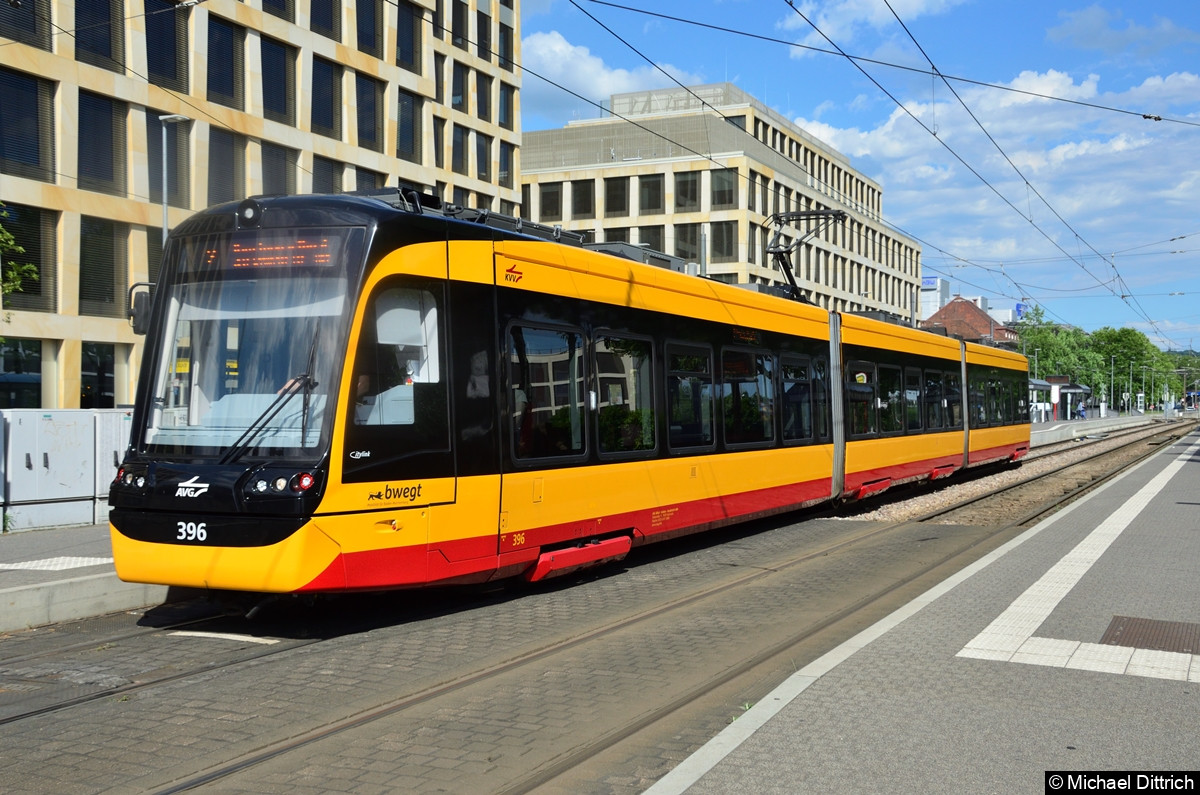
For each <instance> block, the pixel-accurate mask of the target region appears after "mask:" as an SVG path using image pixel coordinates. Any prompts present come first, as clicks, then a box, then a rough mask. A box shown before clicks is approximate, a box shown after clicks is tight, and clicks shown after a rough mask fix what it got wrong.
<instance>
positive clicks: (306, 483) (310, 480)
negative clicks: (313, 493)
mask: <svg viewBox="0 0 1200 795" xmlns="http://www.w3.org/2000/svg"><path fill="white" fill-rule="evenodd" d="M316 482H317V479H316V478H314V477H313V476H312V475H311V474H309V473H308V472H301V473H300V474H299V475H297V476H296V486H295V489H296V491H308V490H309V489H311V488H312V487H313V484H314V483H316Z"/></svg>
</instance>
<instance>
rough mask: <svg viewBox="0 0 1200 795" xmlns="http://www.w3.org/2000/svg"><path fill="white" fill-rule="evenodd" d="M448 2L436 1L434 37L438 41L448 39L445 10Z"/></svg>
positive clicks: (434, 5)
mask: <svg viewBox="0 0 1200 795" xmlns="http://www.w3.org/2000/svg"><path fill="white" fill-rule="evenodd" d="M445 3H446V0H435V2H434V4H433V37H434V38H435V39H437V40H438V41H445V39H446V25H445V22H444V20H445V19H446V10H445V8H444V6H445Z"/></svg>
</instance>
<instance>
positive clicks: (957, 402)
mask: <svg viewBox="0 0 1200 795" xmlns="http://www.w3.org/2000/svg"><path fill="white" fill-rule="evenodd" d="M942 383H943V384H944V385H945V391H944V393H943V397H944V398H945V407H946V427H947V428H961V427H962V426H963V410H962V406H963V404H962V383H961V379H960V378H959V375H958V373H946V377H945V379H944V380H943V381H942Z"/></svg>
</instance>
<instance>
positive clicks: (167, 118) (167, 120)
mask: <svg viewBox="0 0 1200 795" xmlns="http://www.w3.org/2000/svg"><path fill="white" fill-rule="evenodd" d="M158 121H159V124H160V125H161V126H162V205H163V227H162V242H163V248H166V247H167V125H168V124H175V123H176V122H181V121H191V119H189V118H188V117H187V116H180V115H179V114H178V113H168V114H164V115H162V116H159V117H158Z"/></svg>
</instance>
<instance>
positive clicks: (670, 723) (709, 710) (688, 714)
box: [0, 426, 1190, 793]
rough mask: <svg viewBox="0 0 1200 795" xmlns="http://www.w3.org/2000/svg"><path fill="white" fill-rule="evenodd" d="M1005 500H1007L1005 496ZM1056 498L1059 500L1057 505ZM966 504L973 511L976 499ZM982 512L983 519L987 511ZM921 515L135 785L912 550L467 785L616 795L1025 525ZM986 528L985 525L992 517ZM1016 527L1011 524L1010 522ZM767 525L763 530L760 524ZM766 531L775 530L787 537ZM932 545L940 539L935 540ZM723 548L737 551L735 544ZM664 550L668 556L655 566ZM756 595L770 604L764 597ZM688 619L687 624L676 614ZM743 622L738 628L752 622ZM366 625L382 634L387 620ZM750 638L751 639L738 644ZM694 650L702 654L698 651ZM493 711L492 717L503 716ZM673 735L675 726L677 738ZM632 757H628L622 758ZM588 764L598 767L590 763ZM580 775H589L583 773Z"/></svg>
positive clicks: (372, 729) (247, 778) (367, 728)
mask: <svg viewBox="0 0 1200 795" xmlns="http://www.w3.org/2000/svg"><path fill="white" fill-rule="evenodd" d="M1189 427H1190V426H1189ZM1178 435H1179V434H1176V436H1178ZM1134 444H1137V443H1134ZM1008 490H1010V491H1011V487H1010V488H1009V489H1008ZM1057 500H1058V501H1060V502H1061V500H1062V498H1061V497H1059V498H1057ZM966 502H968V503H975V504H980V503H978V501H977V500H976V499H975V498H972V499H971V500H967V501H966ZM988 510H989V511H993V512H994V509H988ZM927 514H928V515H927V516H926V515H922V516H909V517H906V518H905V519H903V520H897V521H893V522H885V523H883V524H870V525H866V526H865V527H859V526H856V525H853V526H851V527H852V529H850V530H847V531H846V532H844V533H843V534H841V535H840V536H838V537H837V538H836V539H835V540H833V541H830V542H828V543H816V544H813V545H810V546H806V547H803V548H801V549H799V550H798V551H793V552H792V553H790V554H787V555H780V556H777V557H772V558H770V559H769V560H766V561H764V562H763V563H762V564H760V565H757V566H754V567H749V568H745V567H739V568H734V569H733V570H731V572H730V576H728V577H725V578H722V579H721V580H720V581H719V582H716V583H712V584H708V585H706V586H705V587H699V588H695V589H691V590H689V591H688V592H687V593H684V594H682V595H679V596H676V597H675V598H672V599H669V600H668V601H664V602H662V603H660V604H657V605H654V606H653V607H652V608H650V609H644V610H641V611H638V612H636V613H634V614H630V615H624V616H620V617H618V618H617V619H614V620H611V621H603V622H598V623H597V624H595V625H594V626H592V627H590V628H588V629H587V630H586V631H582V632H572V631H570V629H566V630H553V631H551V632H550V633H548V634H549V635H554V634H555V633H556V632H557V634H558V637H556V638H554V639H548V640H547V641H546V642H544V643H539V644H535V645H534V646H533V647H532V648H530V649H528V650H526V651H524V652H522V653H519V654H515V655H506V656H502V657H499V658H496V659H488V660H487V661H486V664H483V665H468V666H465V667H463V668H462V669H461V670H459V671H456V672H455V674H454V675H453V676H447V677H444V678H442V679H441V680H440V681H437V682H434V683H432V684H430V685H428V686H425V687H420V688H414V689H411V690H409V691H406V692H402V693H399V694H398V695H397V697H395V698H391V699H388V700H383V701H379V702H378V703H373V704H371V705H370V706H368V707H367V708H365V709H359V710H356V711H353V712H351V713H349V714H343V715H341V716H340V717H338V718H337V719H336V720H332V721H326V722H320V721H314V722H313V723H310V725H309V726H308V727H297V730H296V731H295V732H292V733H289V735H288V736H287V737H285V738H281V739H276V740H274V741H270V742H265V743H262V744H259V745H258V746H257V747H254V748H252V749H245V752H244V753H241V754H238V755H230V754H226V755H225V757H224V758H221V759H218V760H215V761H213V760H208V761H207V763H204V764H200V761H201V760H196V762H197V764H195V765H188V766H185V767H190V768H191V769H190V770H186V771H185V770H178V771H174V772H177V773H179V774H181V775H174V776H167V775H155V776H151V777H150V778H149V779H146V780H144V781H142V782H141V784H140V785H139V787H138V788H139V789H144V790H146V791H158V792H180V791H187V790H191V789H201V790H202V789H205V788H207V787H209V786H216V787H219V788H221V789H226V788H232V789H237V788H238V784H239V782H254V783H253V784H247V785H246V786H245V789H246V790H256V789H257V788H258V787H257V783H258V782H261V781H262V780H263V779H261V778H258V777H259V776H260V774H262V771H264V770H267V769H270V768H272V767H273V766H274V767H279V766H280V765H282V766H283V767H288V766H289V762H288V760H294V759H301V758H304V757H306V756H308V755H309V754H310V753H312V752H313V751H314V749H319V748H321V747H322V746H324V745H333V746H337V745H338V744H339V743H345V742H348V740H346V739H345V738H350V737H353V738H355V739H354V741H353V742H354V743H358V742H359V741H361V738H362V737H363V736H364V735H366V736H371V737H373V736H378V735H381V734H382V735H385V736H386V735H391V734H394V733H395V732H396V731H397V730H396V729H395V726H396V725H397V724H408V725H427V724H426V723H425V721H428V720H429V719H430V716H431V715H432V716H434V718H437V717H438V715H440V714H449V715H455V714H458V711H459V710H461V709H463V704H464V703H469V702H470V701H471V700H472V699H473V700H474V701H476V702H478V701H479V699H481V698H484V697H486V696H485V695H484V696H481V695H480V694H481V692H482V693H484V694H486V693H505V692H510V693H511V692H513V691H514V687H518V688H519V687H520V684H519V683H521V682H530V681H535V682H536V681H542V680H543V679H545V678H546V677H547V676H549V675H553V674H554V672H556V671H558V672H561V671H570V670H571V669H572V667H573V666H575V665H578V661H579V660H583V659H587V657H588V655H592V656H595V655H596V654H597V653H598V652H597V649H598V648H600V647H604V646H606V645H612V646H614V647H615V646H620V645H622V644H624V645H626V646H629V648H634V647H638V645H639V644H637V643H633V644H632V645H630V641H629V639H628V638H629V636H630V635H636V634H637V633H642V635H643V636H657V635H658V634H659V633H666V632H669V631H671V627H672V625H676V624H684V623H687V622H689V621H692V620H694V616H695V614H697V613H705V612H710V613H712V614H714V615H722V616H725V615H730V618H729V621H730V622H731V623H733V624H735V625H736V624H738V623H739V622H741V621H742V619H741V618H739V617H737V616H734V615H732V611H733V610H734V609H735V608H736V607H737V605H739V604H744V603H747V602H753V601H754V600H756V599H758V600H763V599H765V600H766V601H771V600H772V599H775V598H779V599H783V598H784V597H783V596H782V595H781V594H783V593H785V592H786V590H787V587H795V583H796V582H799V581H801V580H804V579H806V578H807V577H809V576H810V575H812V574H813V573H814V568H813V567H815V570H816V572H817V574H818V575H820V569H821V567H822V566H823V565H825V564H826V562H828V561H840V562H841V564H842V569H841V570H843V571H846V570H853V569H857V568H858V565H857V564H854V563H853V560H854V558H855V556H856V555H859V554H860V552H863V554H864V555H865V556H866V557H872V558H874V559H875V560H876V562H878V560H879V559H880V550H887V551H886V554H884V556H883V557H885V558H886V557H888V556H892V557H895V556H894V549H909V550H911V549H914V548H915V549H922V548H924V549H925V551H924V552H922V553H921V554H919V555H917V557H916V558H912V559H910V558H905V557H904V556H903V555H901V556H900V557H901V558H903V560H901V561H899V562H897V563H896V564H895V565H886V564H884V565H878V566H874V567H873V568H870V572H869V573H866V574H864V577H863V579H862V582H860V583H859V584H858V585H857V586H856V587H855V588H850V587H842V586H837V587H830V588H828V589H827V592H826V593H824V594H822V595H821V597H820V600H823V601H821V604H819V605H815V606H814V607H812V608H811V609H809V610H807V612H806V613H804V615H802V616H799V617H798V620H797V624H796V626H795V627H793V628H790V631H786V632H779V633H775V634H774V635H773V636H771V637H767V634H766V633H763V632H751V633H748V637H747V639H746V643H745V644H735V645H737V646H739V647H740V648H738V649H737V650H736V653H732V652H729V651H728V650H726V652H727V653H728V654H732V656H724V657H723V656H722V654H721V653H716V654H714V655H712V657H711V659H708V660H707V661H704V660H702V661H700V664H699V666H698V667H699V668H701V669H703V670H700V671H699V672H693V673H692V674H691V675H690V676H689V677H686V681H684V682H682V684H681V686H679V687H675V688H663V689H664V690H666V691H669V692H663V693H662V694H661V695H660V694H657V693H656V694H654V697H650V696H649V695H646V696H644V698H643V700H644V701H645V703H636V704H635V705H634V708H633V709H632V710H629V711H627V713H626V714H622V715H619V716H618V715H615V714H612V713H613V710H612V709H608V710H605V712H606V713H608V714H607V717H608V718H609V719H608V720H595V721H592V722H591V723H588V722H587V717H589V716H581V717H580V721H581V722H583V723H584V724H585V725H587V726H588V729H589V730H588V731H586V732H577V733H575V734H573V735H572V737H571V738H570V740H569V741H568V742H557V743H556V742H555V741H554V739H553V738H552V737H548V736H544V735H543V734H541V733H535V737H534V739H533V741H532V742H531V745H532V746H537V747H541V748H545V749H546V750H545V752H544V753H541V754H535V755H537V759H536V760H535V759H531V758H528V754H530V753H535V752H533V751H529V752H526V753H525V754H524V755H523V758H522V759H521V760H520V763H519V764H515V765H514V764H512V763H511V762H508V763H506V762H505V761H504V760H503V759H502V758H500V759H496V760H491V761H490V762H488V763H487V764H486V765H485V766H486V767H488V768H490V772H489V773H488V774H486V775H485V776H484V777H483V778H481V779H479V780H475V781H472V782H471V783H472V784H481V783H482V784H483V786H484V787H485V788H486V789H487V790H489V791H503V792H513V793H516V792H528V791H533V790H545V791H568V790H573V791H597V792H600V791H606V792H607V791H622V787H621V786H620V785H609V784H605V783H597V782H598V781H599V780H600V779H602V778H605V777H607V778H611V777H612V774H611V773H606V772H603V770H602V769H600V768H597V765H603V764H607V765H609V768H607V770H616V769H622V766H625V767H626V768H627V767H628V765H629V764H630V763H629V762H628V759H629V758H638V757H639V755H641V756H642V757H644V755H645V752H644V748H645V747H646V746H647V745H651V746H653V745H654V743H655V742H662V738H663V737H664V736H665V735H672V736H677V735H678V734H679V725H680V724H681V723H686V724H688V725H689V726H691V728H692V729H693V730H695V731H694V733H696V736H695V739H694V740H693V741H692V743H693V744H698V743H700V742H702V741H703V740H704V739H706V737H704V736H703V735H704V733H705V732H706V731H707V732H709V733H711V732H713V731H714V730H715V729H716V728H719V726H717V725H716V723H719V722H720V721H724V720H728V719H730V718H731V717H733V715H731V714H730V703H736V702H731V701H730V699H731V698H732V696H731V695H730V694H731V693H733V692H736V693H737V694H738V696H739V698H741V697H746V698H747V700H748V701H749V700H753V694H754V693H765V692H766V691H767V690H769V689H770V687H772V686H773V684H774V683H776V680H781V679H782V678H784V677H785V676H786V674H787V673H790V671H791V670H794V669H795V668H798V667H801V666H802V665H803V664H804V661H807V660H808V659H814V658H815V657H816V656H819V654H820V653H822V652H823V651H824V650H827V649H828V648H832V646H834V645H836V644H837V643H838V642H840V640H841V639H844V638H845V637H848V636H850V635H852V634H854V633H856V632H857V631H858V630H859V629H861V628H862V627H863V626H865V625H869V623H872V622H873V621H874V620H876V619H877V618H878V617H881V616H882V615H886V614H887V613H888V612H890V611H891V610H892V609H894V607H895V606H898V604H902V603H904V602H905V601H907V600H908V599H910V598H912V596H915V595H916V594H917V593H920V592H922V591H923V590H925V589H926V588H927V587H928V586H929V585H930V584H932V582H931V580H932V581H939V580H940V579H942V578H944V576H946V575H947V574H948V573H949V571H951V570H955V569H957V568H960V567H961V566H962V565H966V564H967V563H968V562H969V560H967V559H964V558H969V559H972V560H973V559H974V558H975V557H979V556H981V555H982V554H984V553H985V552H986V551H987V550H989V549H991V548H993V547H994V546H998V545H999V544H1000V543H1003V541H1004V540H1006V539H1007V538H1008V537H1011V536H1013V535H1015V534H1017V533H1019V532H1020V531H1021V528H1022V526H1023V524H1022V522H1024V521H1027V517H1026V515H1025V514H1022V515H1021V516H1019V517H1015V518H1014V521H1010V522H1007V523H1006V524H1005V525H1004V526H1002V527H997V526H996V524H995V522H994V521H992V522H989V524H990V526H989V527H972V528H966V530H965V531H964V530H963V528H960V527H955V526H951V527H949V529H945V528H942V529H938V530H936V531H935V532H937V533H938V534H941V535H944V536H945V539H936V538H933V537H932V536H931V535H930V533H931V531H930V528H929V527H928V526H925V525H924V522H929V521H933V520H935V519H936V518H937V517H938V516H939V515H940V516H945V515H946V509H945V508H938V509H937V510H935V511H931V512H927ZM992 518H993V520H994V518H995V517H994V515H993V517H992ZM1018 519H1019V520H1022V521H1016V520H1018ZM760 524H762V523H760ZM766 524H768V525H770V524H772V522H768V523H766ZM773 524H776V525H777V524H780V522H779V521H778V519H776V520H774V521H773ZM760 532H763V531H762V529H761V527H760V528H759V529H756V530H753V531H750V532H748V533H747V534H746V535H745V536H743V537H742V538H746V537H750V538H753V537H754V536H755V535H756V534H757V533H760ZM767 532H787V529H786V528H784V529H782V530H777V531H770V530H768V531H767ZM897 539H899V540H897ZM943 540H945V541H946V543H942V541H943ZM723 543H728V542H721V543H717V544H714V545H713V546H711V547H709V548H708V550H706V552H707V551H711V552H712V553H713V554H716V555H720V553H721V548H722V544H723ZM734 543H738V542H737V540H736V539H735V542H734ZM872 547H873V550H872V549H871V548H872ZM670 554H671V553H667V556H668V557H669V555H670ZM835 568H836V567H835ZM624 576H627V573H618V574H617V575H616V576H615V578H614V580H615V581H619V580H620V578H621V577H624ZM820 576H825V577H826V579H827V580H830V581H835V582H836V581H837V580H839V579H844V575H835V576H832V577H830V575H829V574H828V573H826V574H824V575H820ZM781 578H785V579H789V580H790V581H791V582H792V585H791V586H785V587H780V586H779V584H778V582H777V581H778V580H779V579H781ZM586 587H588V586H587V583H583V584H574V585H570V586H569V587H568V588H567V589H566V591H565V592H564V593H566V594H568V595H572V594H576V593H577V589H583V588H586ZM768 594H769V596H765V595H768ZM518 601H519V600H518ZM450 609H453V608H450ZM435 612H436V611H435ZM689 614H690V615H691V616H692V618H687V617H686V616H687V615H689ZM745 621H746V625H747V626H748V625H749V624H750V623H751V621H752V619H745ZM379 625H380V626H386V622H381V623H380V624H379ZM164 629H165V628H164ZM751 635H752V636H753V637H750V636H751ZM92 642H94V641H92ZM318 642H319V639H317V640H308V641H306V642H305V644H304V645H308V644H314V643H318ZM78 645H79V646H84V645H87V644H78ZM300 646H301V644H296V645H291V646H288V647H287V648H280V649H278V650H277V651H276V652H275V653H274V655H270V654H268V655H266V656H275V655H278V653H279V652H285V651H298V650H299V649H300ZM697 653H698V654H704V653H705V652H704V651H703V650H701V651H699V652H697ZM263 658H264V655H262V654H254V655H247V656H246V658H245V659H241V660H235V659H230V660H228V661H226V662H225V663H224V664H223V665H222V666H221V669H220V670H224V671H228V672H231V673H233V672H237V671H238V670H241V669H244V668H245V667H247V666H249V665H252V664H253V663H254V662H255V661H261V660H263ZM481 661H482V660H480V661H476V662H481ZM2 664H3V661H0V665H2ZM667 667H669V664H667ZM217 672H219V671H217V670H214V668H213V667H212V666H208V667H204V668H197V669H195V670H191V671H180V672H178V675H176V676H172V677H170V678H169V679H168V678H161V679H159V680H156V681H149V682H146V683H143V684H140V685H139V686H138V691H137V692H147V691H153V690H154V689H155V688H156V687H163V686H166V685H168V684H171V683H178V682H179V681H181V680H183V679H185V678H187V677H188V676H197V675H200V674H201V673H203V674H208V675H211V674H214V673H217ZM547 672H551V673H550V674H547ZM514 683H517V684H515V685H514ZM122 692H126V691H110V692H108V693H104V694H100V695H98V696H96V698H103V697H105V696H113V697H120V695H121V693H122ZM714 694H723V695H717V696H716V697H715V703H714ZM746 694H750V695H749V696H747V695H746ZM618 697H619V700H622V701H630V700H633V701H635V702H636V701H638V698H637V695H636V694H631V693H629V692H628V691H627V690H626V691H621V690H618ZM464 699H466V702H464ZM81 703H82V702H80V704H81ZM70 706H74V705H66V704H64V705H63V706H62V707H61V709H68V708H69V707H70ZM500 709H501V710H503V709H504V707H500ZM39 714H42V713H39ZM697 716H700V724H701V725H703V726H707V728H699V729H697V727H696V725H695V722H696V719H697ZM714 722H716V723H714ZM592 723H594V725H592ZM686 731H687V730H684V733H685V734H686ZM697 732H698V733H697ZM631 747H632V748H633V750H629V749H630V748H631ZM501 756H503V754H501ZM597 760H608V761H607V762H604V763H600V762H598V761H597ZM674 761H678V759H675V760H674ZM669 763H670V759H668V758H666V757H664V759H663V761H662V764H663V765H667V767H665V768H664V769H662V770H658V771H654V770H651V771H648V772H646V771H643V772H645V773H646V774H645V775H642V773H639V772H638V771H636V770H634V771H627V772H628V775H627V776H626V778H634V779H637V778H638V776H639V775H640V776H642V778H645V779H646V781H645V782H644V783H649V781H652V780H653V779H654V778H656V777H657V776H658V775H661V774H662V773H664V772H666V769H669ZM643 767H644V763H643ZM589 770H590V771H591V772H588V771H589ZM160 773H166V771H160ZM218 782H220V783H218ZM421 788H422V787H420V786H417V787H415V789H421ZM430 788H436V787H430ZM277 791H283V789H280V790H277ZM629 791H638V787H637V786H634V787H632V788H630V789H629Z"/></svg>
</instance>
